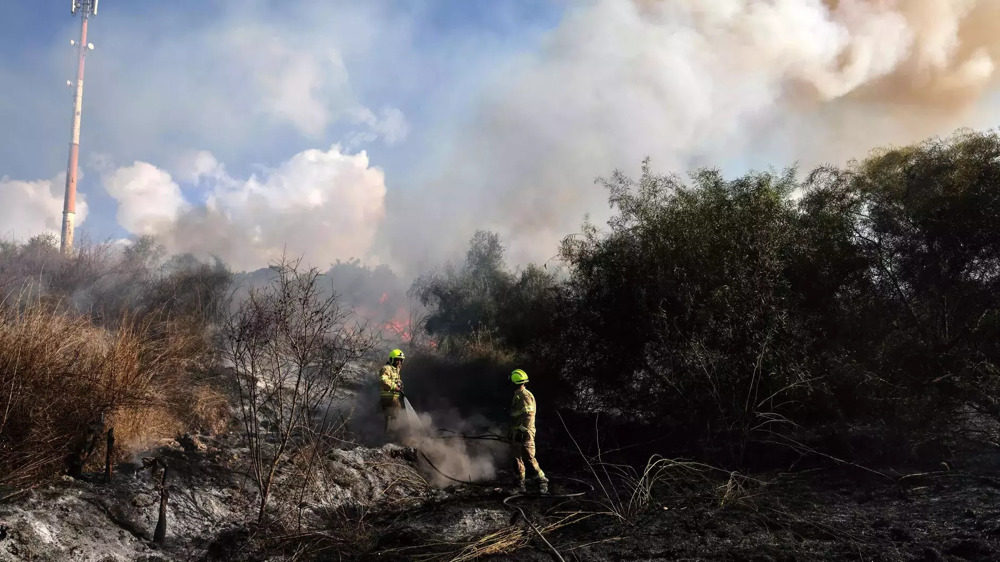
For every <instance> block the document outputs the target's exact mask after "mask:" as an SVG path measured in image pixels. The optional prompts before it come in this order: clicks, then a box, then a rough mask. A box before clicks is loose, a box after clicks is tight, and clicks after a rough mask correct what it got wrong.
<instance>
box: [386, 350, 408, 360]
mask: <svg viewBox="0 0 1000 562" xmlns="http://www.w3.org/2000/svg"><path fill="white" fill-rule="evenodd" d="M396 359H406V355H403V351H402V350H401V349H394V350H392V353H390V354H389V362H390V363H392V362H393V361H394V360H396Z"/></svg>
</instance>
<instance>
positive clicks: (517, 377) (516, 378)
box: [510, 369, 528, 384]
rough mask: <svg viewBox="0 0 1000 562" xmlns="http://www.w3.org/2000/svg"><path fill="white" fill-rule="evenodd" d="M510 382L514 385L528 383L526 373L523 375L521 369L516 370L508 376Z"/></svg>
mask: <svg viewBox="0 0 1000 562" xmlns="http://www.w3.org/2000/svg"><path fill="white" fill-rule="evenodd" d="M510 382H512V383H514V384H524V383H526V382H528V373H525V372H524V371H522V370H521V369H516V370H514V372H512V373H511V374H510Z"/></svg>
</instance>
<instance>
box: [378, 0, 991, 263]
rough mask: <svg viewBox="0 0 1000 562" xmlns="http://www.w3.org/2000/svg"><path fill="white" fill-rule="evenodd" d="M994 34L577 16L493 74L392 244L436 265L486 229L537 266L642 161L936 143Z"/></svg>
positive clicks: (926, 20) (655, 0) (818, 158)
mask: <svg viewBox="0 0 1000 562" xmlns="http://www.w3.org/2000/svg"><path fill="white" fill-rule="evenodd" d="M998 21H1000V3H997V2H993V1H992V0H978V1H977V0H905V1H903V0H899V1H891V0H890V1H884V0H877V1H876V0H870V1H863V0H839V1H838V0H827V1H821V0H767V1H764V0H720V1H713V2H704V1H701V0H671V1H666V0H634V1H632V0H593V1H588V2H585V3H582V4H578V5H577V6H576V7H574V8H572V9H570V11H569V13H568V14H567V16H566V17H565V19H564V21H563V22H562V24H561V25H560V26H559V28H558V29H556V30H555V31H554V32H553V33H552V34H551V36H550V37H549V38H548V40H547V42H546V44H545V45H544V47H543V48H542V49H541V50H540V52H538V53H536V54H533V55H528V56H525V57H523V58H520V59H518V60H515V61H512V63H511V64H510V65H508V66H507V67H505V68H504V69H502V70H501V71H498V73H497V75H496V76H495V80H494V81H493V83H492V84H491V86H492V87H489V88H486V90H487V91H489V92H490V93H489V94H488V95H487V96H486V97H485V98H484V99H483V100H481V103H480V109H479V111H478V114H477V118H476V119H475V120H474V122H473V123H471V124H470V125H469V126H468V127H467V128H466V129H465V130H463V131H461V132H460V133H459V134H458V138H457V140H452V141H451V145H452V146H454V147H455V149H454V150H453V151H451V152H450V153H449V154H448V155H447V156H446V157H445V158H443V159H442V160H441V161H438V162H435V163H434V164H433V165H434V167H435V169H436V170H437V173H436V175H434V176H433V179H432V180H431V181H429V182H427V184H426V185H424V186H423V189H420V190H418V193H417V194H415V195H414V196H412V197H410V198H408V199H405V200H402V201H400V200H390V206H391V207H392V208H391V209H390V210H391V211H392V212H393V214H394V215H395V214H397V213H395V209H396V208H397V205H398V209H400V214H402V213H403V209H405V215H404V216H406V217H407V218H411V219H412V220H410V221H402V222H400V223H397V224H396V225H393V226H395V227H396V228H395V229H394V230H391V231H390V232H389V233H388V234H389V237H390V240H391V242H390V246H391V247H393V248H394V249H407V252H408V254H407V255H413V254H414V253H415V249H419V250H420V251H421V257H422V258H424V259H428V258H430V259H434V258H438V259H440V258H444V257H446V256H451V255H454V254H455V253H456V252H457V251H459V250H460V248H461V246H462V245H463V244H465V242H466V241H467V240H468V237H469V235H470V234H471V233H472V232H473V231H474V230H475V229H477V228H490V229H494V230H496V231H498V232H500V233H501V234H502V235H503V236H504V238H505V239H506V240H508V241H510V242H511V245H512V248H511V257H512V258H513V260H514V261H522V260H526V259H531V260H538V261H544V260H546V259H548V258H549V257H550V256H551V254H552V253H553V252H554V247H555V244H556V242H557V241H558V239H559V238H561V237H562V236H564V235H566V234H569V233H572V232H575V231H576V230H577V229H578V226H579V223H580V221H581V219H582V217H583V216H584V214H585V213H588V212H590V213H593V214H594V215H595V216H594V218H595V219H596V220H599V219H601V218H603V215H604V214H605V213H607V204H606V200H605V194H604V193H603V191H602V190H601V189H600V188H599V187H598V186H595V185H594V182H593V180H594V178H595V177H597V176H600V175H608V174H609V173H610V172H611V171H612V170H613V169H615V168H622V169H625V170H628V171H637V169H638V165H639V163H640V161H641V159H642V158H643V157H645V156H647V155H649V156H651V157H653V159H654V165H655V166H656V167H657V169H660V170H671V171H677V172H683V171H684V170H685V169H687V168H689V167H691V166H692V165H703V164H711V165H717V166H727V165H732V166H734V167H736V168H744V167H745V166H746V164H747V163H748V162H758V163H759V162H764V163H766V165H772V164H773V165H779V166H780V165H786V164H792V163H793V162H794V161H796V160H798V161H800V162H801V163H802V164H803V165H813V164H818V163H822V162H826V161H834V162H840V161H842V160H843V159H846V158H849V157H855V156H862V155H863V152H862V151H864V150H867V149H869V148H872V147H873V146H874V145H877V144H882V143H889V142H912V141H915V140H918V139H920V138H922V137H923V136H926V135H929V134H935V133H940V132H948V131H949V130H950V129H951V128H953V127H955V126H958V125H961V124H964V122H965V121H966V120H969V119H972V118H973V117H974V115H973V114H972V113H971V112H972V110H973V109H974V108H975V107H976V103H977V102H978V101H980V100H981V99H983V97H984V95H985V94H986V93H987V92H989V91H990V90H991V89H993V88H994V86H995V85H996V81H997V76H998V73H997V71H996V68H995V67H996V62H997V61H998V60H1000V33H996V32H995V31H996V26H997V23H996V22H998ZM438 219H443V224H444V226H443V227H441V228H424V229H418V228H416V227H415V225H416V224H417V223H418V222H419V223H421V224H427V223H428V222H429V221H434V220H438ZM421 235H422V236H421ZM415 236H416V237H417V238H415Z"/></svg>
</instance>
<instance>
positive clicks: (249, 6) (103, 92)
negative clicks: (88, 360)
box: [0, 0, 561, 239]
mask: <svg viewBox="0 0 1000 562" xmlns="http://www.w3.org/2000/svg"><path fill="white" fill-rule="evenodd" d="M9 4H10V6H9V9H8V10H7V13H6V14H5V17H4V18H3V19H2V20H0V52H2V53H3V56H2V60H3V61H4V62H3V63H2V64H0V83H4V84H5V87H4V88H3V89H4V91H5V94H4V98H5V99H4V101H3V102H2V103H0V126H2V128H3V129H4V130H5V131H7V132H8V133H7V134H5V135H4V136H3V139H2V140H0V176H3V175H6V176H9V177H10V178H16V179H25V180H28V179H37V178H49V177H51V176H53V175H54V174H56V173H58V172H59V171H60V170H63V169H64V168H65V161H66V145H67V140H68V135H69V121H70V113H71V105H70V104H71V102H72V99H71V95H72V89H70V88H68V87H66V86H65V85H64V83H65V81H66V79H69V78H72V77H73V76H74V74H75V57H74V53H73V48H72V47H71V46H70V45H69V40H70V39H73V38H76V37H77V36H78V34H79V22H80V19H79V17H73V16H72V15H71V14H70V12H69V9H68V4H67V2H64V1H63V2H60V1H56V0H44V1H30V2H29V1H26V0H17V1H14V2H10V3H9ZM351 4H354V5H355V6H356V5H357V3H349V2H340V3H337V2H306V1H297V0H296V1H293V2H265V1H254V2H236V1H229V0H208V1H206V0H180V1H176V2H169V3H163V2H135V1H129V2H122V1H120V0H105V1H104V2H103V3H102V4H101V6H100V11H99V14H98V15H97V16H96V17H94V18H92V19H91V21H90V41H91V42H93V43H95V44H96V46H97V50H95V51H93V52H92V53H91V54H90V55H89V56H88V64H87V79H86V81H85V84H86V91H85V94H84V123H83V135H82V143H81V145H82V146H81V161H82V163H83V166H82V174H83V175H84V176H85V177H84V178H82V180H81V183H80V191H81V192H82V193H84V194H86V197H87V198H88V200H89V203H90V205H91V206H92V213H91V214H90V216H89V218H88V219H87V221H86V223H85V224H84V225H83V227H82V229H83V230H84V231H86V232H87V233H88V234H89V235H91V236H93V237H95V238H99V239H101V238H105V237H108V236H123V235H127V232H126V231H125V230H124V229H123V228H121V227H120V226H118V225H117V223H116V222H115V219H114V207H115V202H114V201H113V200H112V199H111V198H110V197H108V195H107V194H106V193H105V192H104V190H103V189H102V188H101V186H100V178H99V175H98V174H97V172H96V170H94V169H93V166H91V165H90V164H91V163H92V158H93V157H94V155H97V154H100V155H107V156H109V157H111V158H113V159H114V160H115V161H116V162H118V163H128V162H130V161H131V160H134V159H139V160H144V161H150V162H154V163H156V164H157V165H165V164H167V162H165V160H169V159H171V158H173V157H174V156H175V154H173V153H175V152H177V151H180V150H184V149H192V150H194V149H197V150H209V151H212V152H213V153H215V154H216V155H217V156H218V157H219V158H220V159H224V161H225V163H226V166H227V168H228V169H229V171H230V172H232V173H235V174H239V175H248V174H250V173H252V171H253V170H254V166H255V165H257V164H265V165H275V164H277V163H279V162H281V161H283V160H285V159H286V158H288V157H290V156H291V155H293V154H296V153H298V152H300V151H302V150H305V149H308V148H313V147H328V146H329V145H331V144H333V143H335V142H338V141H342V140H343V138H344V137H345V135H348V134H349V133H350V132H351V131H353V130H355V129H356V128H357V127H356V124H351V123H345V122H343V120H336V119H334V120H331V122H330V123H329V124H328V126H325V127H323V128H322V131H321V132H318V133H316V134H310V135H303V134H301V132H300V131H297V130H296V129H295V127H292V126H288V125H287V124H266V125H262V126H260V127H259V128H250V129H249V130H247V131H246V132H247V133H250V132H251V131H259V136H255V137H254V139H253V142H239V143H234V142H230V139H225V138H224V137H226V136H227V135H226V133H225V131H218V130H215V131H211V130H205V128H204V127H203V126H202V125H203V124H202V123H199V122H197V115H195V116H192V115H191V114H189V113H187V114H186V113H185V112H178V114H177V115H176V119H177V121H178V122H177V123H174V124H172V125H170V126H162V127H152V128H151V129H147V130H145V131H143V130H142V129H141V128H139V127H136V128H132V127H122V126H121V123H118V122H116V121H117V119H118V117H117V115H120V114H127V115H135V114H146V115H147V116H149V115H157V114H160V115H162V114H164V113H169V112H171V99H172V97H173V96H177V97H184V95H185V93H184V92H183V91H176V90H172V89H171V87H170V86H171V85H170V84H169V83H168V82H166V81H164V84H163V85H164V89H163V95H162V98H159V99H156V102H157V103H156V105H155V106H150V105H147V106H145V107H138V106H139V104H140V103H142V101H140V100H138V99H129V97H128V93H129V92H133V91H135V90H136V88H137V86H138V85H139V84H141V83H143V82H147V81H149V80H154V81H157V80H160V78H157V74H161V75H162V71H161V70H160V69H159V67H158V66H157V63H160V62H163V61H165V60H166V61H170V59H173V64H169V62H168V72H169V73H171V75H173V76H177V75H182V74H184V71H185V66H186V65H185V61H184V58H188V57H192V56H194V57H195V58H197V55H198V53H197V50H196V49H192V48H191V47H190V46H189V45H185V44H184V40H185V38H186V37H190V36H192V35H195V36H199V35H203V34H208V35H210V34H211V33H214V32H215V31H214V30H215V29H217V26H218V25H219V22H220V21H226V22H227V23H225V24H223V25H224V26H225V27H226V28H229V29H236V28H239V27H240V26H241V25H245V24H246V23H247V22H248V21H252V22H255V23H257V24H261V23H262V24H263V26H264V30H263V32H264V33H267V31H268V28H270V27H272V26H273V27H275V28H276V27H282V28H284V29H283V31H282V33H285V32H287V31H288V30H293V32H292V33H291V35H294V29H296V28H302V27H308V28H309V33H313V34H324V35H326V36H327V37H326V39H328V44H329V45H335V46H336V47H337V48H339V49H341V50H342V52H343V59H344V63H345V65H346V66H347V72H349V73H350V89H351V91H352V95H353V96H354V97H355V98H356V99H357V100H358V102H359V103H361V104H363V105H366V106H367V105H370V106H371V107H374V108H376V109H377V108H380V107H394V108H398V109H399V110H401V111H402V113H403V115H405V118H406V121H407V124H408V126H409V129H410V131H411V132H410V133H409V134H408V135H407V137H408V138H405V139H403V140H401V141H399V142H396V143H394V144H393V145H391V146H389V145H387V144H386V143H384V142H368V143H365V145H364V147H363V148H365V149H366V150H367V151H368V153H369V154H370V156H371V158H372V160H373V161H375V162H377V165H378V166H379V167H381V168H384V169H385V170H386V171H387V172H388V173H389V174H390V175H394V174H396V173H403V172H404V171H405V170H407V169H411V168H413V167H414V162H417V161H419V160H420V159H421V158H423V157H425V156H426V150H425V149H424V148H423V147H421V143H420V141H419V135H420V133H421V131H422V130H423V129H425V128H426V127H428V126H429V124H433V125H431V126H434V127H438V123H440V122H441V121H442V120H443V119H447V120H449V121H457V120H459V119H461V117H460V115H461V114H462V112H463V111H465V110H466V109H467V108H466V107H465V106H467V105H468V104H469V103H471V101H472V100H473V99H474V94H472V93H470V92H471V91H473V90H475V89H476V88H477V86H478V85H479V79H478V77H477V76H478V75H481V74H482V73H486V72H488V66H489V64H490V61H491V60H496V59H497V58H502V57H504V56H506V55H508V54H514V53H517V52H519V51H522V50H526V49H531V48H532V46H533V45H534V44H535V43H537V41H538V40H539V38H540V37H541V35H542V34H543V33H544V32H545V31H546V30H548V29H550V28H552V27H554V26H556V25H557V24H558V21H559V17H560V11H561V7H560V6H559V5H558V4H557V3H555V2H545V1H542V2H539V1H528V0H516V1H511V2H502V3H498V2H487V1H474V2H464V1H463V2H446V3H440V2H438V3H419V2H416V3H415V2H406V1H391V2H390V1H386V2H373V3H371V5H370V6H369V7H368V9H366V10H364V11H363V13H358V10H356V9H355V8H354V7H352V6H351ZM323 5H325V6H323ZM317 6H321V9H320V13H322V14H323V15H328V16H332V15H336V13H337V12H338V10H339V9H341V8H343V9H344V11H345V12H350V13H349V15H348V17H346V18H344V20H341V21H336V19H339V18H336V19H335V18H331V19H330V20H327V21H325V22H324V21H309V18H310V17H311V16H312V15H314V14H315V13H316V11H315V9H316V7H317ZM362 19H365V20H367V22H366V25H363V26H358V27H355V28H354V29H350V27H351V26H353V25H354V24H355V23H356V22H357V21H358V20H362ZM366 26H367V28H365V27H366ZM362 28H364V29H362ZM380 33H385V36H380V35H379V34H380ZM352 35H354V36H352ZM358 44H361V45H362V47H361V48H359V47H358ZM172 45H173V47H172ZM171 51H174V52H175V54H176V56H174V57H171V56H170V52H171ZM247 56H248V57H250V56H252V54H251V53H248V54H247ZM191 62H192V63H193V64H190V65H188V71H189V72H188V74H189V78H191V79H193V80H196V81H201V80H205V81H211V80H213V74H214V72H216V71H218V72H221V73H224V72H225V69H224V68H212V67H208V66H201V67H199V65H198V64H197V63H196V62H195V61H191ZM113 91H114V92H115V93H116V94H117V95H114V96H113V97H112V96H109V95H107V94H109V93H110V92H113ZM144 94H145V96H144V97H143V99H144V100H149V99H151V98H150V97H149V95H148V92H144ZM428 99H430V100H434V101H432V102H431V103H428V102H427V100H428ZM330 103H331V105H333V104H337V103H343V100H340V99H336V100H330ZM442 112H447V114H448V115H447V116H444V115H442ZM185 119H194V120H193V121H192V122H188V123H185V122H183V121H184V120H185ZM151 125H152V124H151ZM126 135H136V136H138V135H141V136H143V137H144V138H143V139H130V138H127V136H126ZM400 187H404V186H403V185H401V186H400Z"/></svg>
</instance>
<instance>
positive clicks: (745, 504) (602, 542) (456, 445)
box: [0, 368, 1000, 562]
mask: <svg viewBox="0 0 1000 562" xmlns="http://www.w3.org/2000/svg"><path fill="white" fill-rule="evenodd" d="M368 372H369V370H366V369H360V368H359V369H355V371H354V373H353V375H352V376H353V379H352V381H353V382H352V385H353V386H352V387H351V388H349V389H348V390H349V392H348V393H346V394H345V395H343V401H344V403H354V404H368V403H369V402H372V396H371V389H370V388H368V387H367V386H366V385H367V384H368V383H367V382H365V381H366V376H367V373H368ZM353 414H354V415H356V418H354V422H353V423H354V424H355V427H354V429H355V430H356V431H355V433H356V435H358V436H360V437H359V439H358V442H361V443H363V444H361V445H359V444H356V443H344V444H342V446H340V447H339V448H335V449H333V450H331V451H327V452H326V453H324V456H323V458H322V459H320V460H319V462H317V463H316V464H315V467H314V477H313V478H312V479H311V480H310V481H309V482H310V483H309V484H308V485H307V486H305V487H302V486H299V485H297V484H296V483H297V482H299V481H300V480H301V479H300V474H299V473H298V472H297V471H298V470H299V469H300V468H301V466H302V462H301V459H293V461H292V462H290V463H288V464H287V465H283V467H282V468H281V470H279V472H278V474H277V476H276V478H277V486H276V489H278V490H280V492H277V493H276V495H275V497H274V498H273V501H272V504H271V511H270V517H269V519H271V520H273V521H279V522H280V524H278V523H272V524H269V525H266V526H263V527H258V526H257V525H255V524H254V521H255V519H256V518H255V515H256V507H255V505H256V504H255V501H256V497H257V496H256V491H255V488H254V485H253V482H252V480H251V479H250V478H249V477H248V472H247V470H248V469H247V463H246V458H247V455H248V454H249V450H248V449H247V447H246V445H245V443H244V441H243V440H242V437H241V435H240V434H239V433H238V432H237V431H229V432H225V433H222V434H218V435H205V434H196V435H184V436H179V437H178V438H177V439H173V440H166V441H164V442H161V443H159V444H157V445H156V446H155V447H153V448H151V449H150V450H147V451H144V452H142V453H139V454H136V455H135V456H134V457H133V459H132V460H131V461H130V462H126V463H120V464H118V465H117V466H116V470H115V475H114V478H113V480H112V481H111V482H105V481H104V476H103V473H101V472H90V473H86V474H85V475H84V477H83V478H81V479H72V478H69V477H63V478H61V479H59V480H56V481H55V482H52V483H50V484H47V485H45V486H41V487H37V488H34V489H30V490H24V491H22V492H20V493H18V494H16V495H14V496H13V497H10V498H8V499H7V500H6V501H4V502H3V503H2V504H0V561H2V562H7V561H20V560H38V561H57V560H58V561H61V560H80V561H95V562H96V561H101V562H105V561H113V560H114V561H118V560H120V561H126V560H129V561H131V560H137V561H153V560H163V561H166V560H170V561H173V560H205V561H208V560H237V561H251V560H253V561H277V560H373V559H377V560H423V561H431V560H441V561H462V560H476V559H482V560H510V561H514V560H518V561H522V560H538V561H542V560H553V559H558V558H557V557H558V556H561V557H562V559H563V560H567V561H569V560H574V561H604V560H609V561H610V560H664V561H666V560H727V561H760V562H766V561H775V562H777V561H799V560H801V561H807V560H865V561H869V560H878V561H938V560H950V561H960V560H984V561H985V560H1000V471H998V468H1000V461H998V459H1000V456H998V455H997V454H996V453H995V452H993V451H988V450H985V449H983V450H980V451H978V452H976V453H975V454H967V455H965V456H964V457H963V458H961V459H956V458H955V457H954V456H952V457H950V458H949V459H948V462H947V463H946V464H939V462H938V459H927V460H926V462H925V463H924V464H922V465H921V466H912V467H903V466H897V467H893V468H892V469H891V470H886V469H880V473H878V474H876V473H875V472H873V471H871V470H867V469H864V468H862V467H860V466H851V465H844V464H840V465H836V464H835V463H833V464H828V465H827V466H825V467H820V468H816V467H815V466H816V465H814V468H811V469H806V470H799V471H796V472H780V471H763V472H760V473H756V474H741V473H728V472H725V471H721V470H717V469H712V468H710V467H706V466H704V465H696V464H690V463H672V462H665V463H663V465H662V466H663V469H662V470H661V471H659V472H657V473H656V475H657V476H656V477H657V480H656V481H655V483H653V484H652V485H651V486H649V487H648V488H646V487H644V486H643V485H640V486H638V487H637V486H635V484H636V483H639V484H645V483H649V482H650V481H651V479H650V478H648V477H647V479H645V480H644V479H642V478H641V476H642V475H643V472H642V467H641V466H639V467H637V469H638V471H637V472H634V473H621V472H620V469H621V467H607V466H600V465H594V464H590V465H588V463H587V462H586V461H585V460H584V459H583V457H582V455H578V454H576V453H575V452H574V451H572V450H569V449H568V448H566V447H561V446H555V445H556V444H555V443H553V441H555V440H556V438H555V434H553V433H547V434H546V435H547V436H546V437H544V439H548V440H549V442H547V443H545V445H546V447H545V448H544V449H543V451H544V453H543V454H542V455H541V457H540V460H541V461H542V464H543V467H544V468H545V469H546V471H547V472H548V473H549V476H550V477H551V478H552V490H551V495H550V496H548V497H540V496H538V495H536V494H534V493H531V491H530V490H529V495H528V496H525V497H516V498H511V495H512V492H511V490H510V487H511V484H512V482H511V480H510V470H509V466H508V464H509V461H508V458H507V454H506V450H505V448H504V446H503V445H502V444H500V443H498V442H496V441H490V440H482V441H478V440H470V441H463V440H460V439H439V438H438V437H437V436H433V435H431V434H430V433H429V432H428V434H426V435H424V436H423V437H422V438H421V439H418V440H417V441H416V446H415V447H413V446H402V445H398V444H394V443H380V439H381V437H380V435H379V432H378V430H379V428H378V425H379V421H380V420H379V418H378V416H377V415H375V414H373V413H372V410H371V409H365V408H360V409H359V408H355V409H354V411H353ZM345 415H346V414H345ZM432 418H433V417H432V416H428V415H424V416H421V418H420V420H421V423H422V424H425V425H426V427H427V428H431V427H433V422H434V421H435V420H434V419H432ZM234 427H235V426H234ZM142 457H146V458H147V459H148V458H156V459H159V460H160V461H161V462H163V463H165V464H166V466H167V467H168V477H167V491H168V492H169V496H168V504H167V527H166V529H167V530H166V540H165V542H164V544H162V545H159V544H155V543H154V541H153V536H154V529H155V528H156V525H157V520H158V513H159V500H160V492H159V489H158V483H159V481H160V480H159V478H160V473H159V472H157V471H155V470H153V469H151V468H144V467H143V466H142V463H141V459H142ZM428 461H430V462H428ZM626 474H632V476H633V477H635V478H637V479H638V480H630V479H629V478H628V477H626ZM647 476H651V475H647ZM451 478H455V479H456V480H464V479H472V480H475V482H474V483H471V484H462V483H458V482H456V481H455V480H452V479H451ZM645 490H648V491H649V494H648V495H645V494H644V491H645ZM505 500H507V501H506V502H505ZM539 535H541V536H539ZM543 537H544V539H543ZM556 553H558V554H556Z"/></svg>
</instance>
